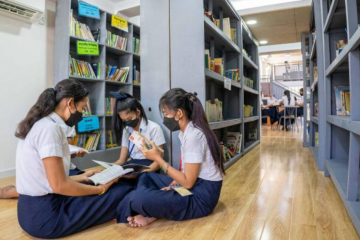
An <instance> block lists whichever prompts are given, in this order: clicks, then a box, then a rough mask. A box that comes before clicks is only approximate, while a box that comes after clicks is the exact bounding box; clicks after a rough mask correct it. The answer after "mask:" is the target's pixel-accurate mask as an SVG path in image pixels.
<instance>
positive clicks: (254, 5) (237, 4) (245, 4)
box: [230, 0, 301, 10]
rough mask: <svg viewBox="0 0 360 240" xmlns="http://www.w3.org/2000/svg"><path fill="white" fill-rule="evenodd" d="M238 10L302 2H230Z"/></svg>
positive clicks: (283, 0)
mask: <svg viewBox="0 0 360 240" xmlns="http://www.w3.org/2000/svg"><path fill="white" fill-rule="evenodd" d="M230 1H231V3H232V4H233V6H234V8H235V9H236V10H243V9H249V8H257V7H263V6H269V5H275V4H281V3H290V2H299V1H301V0H256V1H255V0H230Z"/></svg>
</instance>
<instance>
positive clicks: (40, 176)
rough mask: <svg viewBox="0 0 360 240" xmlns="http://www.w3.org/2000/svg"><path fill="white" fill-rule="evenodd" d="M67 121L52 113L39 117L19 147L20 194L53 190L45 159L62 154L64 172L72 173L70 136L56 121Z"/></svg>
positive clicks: (18, 188) (50, 191) (17, 166)
mask: <svg viewBox="0 0 360 240" xmlns="http://www.w3.org/2000/svg"><path fill="white" fill-rule="evenodd" d="M61 121H62V122H63V124H65V123H64V121H63V120H62V119H61V118H60V116H59V115H57V114H56V113H54V112H53V113H51V114H49V116H47V117H44V118H42V119H40V120H39V121H37V122H36V123H35V124H34V126H33V127H32V128H31V130H30V132H29V133H28V134H27V136H26V138H25V139H24V140H19V143H18V146H17V150H16V189H17V192H18V193H19V194H23V195H28V196H43V195H46V194H49V193H53V190H52V189H51V187H50V184H49V181H48V179H47V177H46V172H45V166H44V162H43V159H44V158H47V157H60V158H62V162H63V166H64V173H65V175H67V176H68V175H69V166H70V149H69V145H68V142H67V136H66V133H65V132H64V130H63V128H62V127H61V126H60V125H59V124H58V123H57V122H61Z"/></svg>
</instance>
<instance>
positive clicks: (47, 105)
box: [15, 79, 89, 139]
mask: <svg viewBox="0 0 360 240" xmlns="http://www.w3.org/2000/svg"><path fill="white" fill-rule="evenodd" d="M88 94H89V92H88V91H87V90H86V88H85V87H84V85H83V84H82V83H80V82H78V81H77V80H71V79H66V80H63V81H61V82H59V83H58V84H56V86H55V88H47V89H46V90H45V91H43V92H42V93H41V94H40V96H39V98H38V100H37V101H36V103H35V105H34V106H32V107H31V108H30V110H29V112H28V113H27V115H26V117H25V119H24V120H22V121H21V122H20V123H19V125H18V127H17V129H16V132H15V136H16V137H17V138H19V139H25V138H26V136H27V134H28V133H29V132H30V130H31V128H32V127H33V126H34V124H35V123H36V122H37V121H39V120H40V119H42V118H43V117H46V116H48V115H49V114H50V113H52V112H53V111H54V110H55V108H56V107H57V106H58V104H59V103H60V102H61V100H62V99H64V98H74V103H77V102H79V101H81V100H82V99H84V98H85V97H87V95H88Z"/></svg>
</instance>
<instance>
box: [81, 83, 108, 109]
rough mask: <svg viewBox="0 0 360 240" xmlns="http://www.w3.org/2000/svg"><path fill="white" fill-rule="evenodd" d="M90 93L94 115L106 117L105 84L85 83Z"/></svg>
mask: <svg viewBox="0 0 360 240" xmlns="http://www.w3.org/2000/svg"><path fill="white" fill-rule="evenodd" d="M83 84H84V85H85V87H86V89H87V90H88V91H89V100H90V107H91V110H92V114H93V115H104V103H105V102H104V91H105V86H104V83H103V82H94V83H92V82H83Z"/></svg>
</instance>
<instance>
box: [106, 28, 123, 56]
mask: <svg viewBox="0 0 360 240" xmlns="http://www.w3.org/2000/svg"><path fill="white" fill-rule="evenodd" d="M127 41H128V39H127V38H126V37H121V36H119V35H116V34H113V33H112V32H110V31H107V35H106V45H107V46H110V47H113V48H117V49H120V50H123V51H126V49H127Z"/></svg>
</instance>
